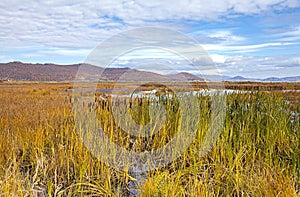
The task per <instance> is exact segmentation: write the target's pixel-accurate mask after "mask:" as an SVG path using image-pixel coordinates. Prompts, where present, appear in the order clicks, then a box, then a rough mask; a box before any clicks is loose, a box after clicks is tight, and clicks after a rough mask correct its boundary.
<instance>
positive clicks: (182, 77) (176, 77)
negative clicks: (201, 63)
mask: <svg viewBox="0 0 300 197" xmlns="http://www.w3.org/2000/svg"><path fill="white" fill-rule="evenodd" d="M168 77H169V78H170V79H171V80H172V81H205V79H204V78H202V77H199V76H196V75H193V74H191V73H187V72H181V73H177V74H173V75H168Z"/></svg>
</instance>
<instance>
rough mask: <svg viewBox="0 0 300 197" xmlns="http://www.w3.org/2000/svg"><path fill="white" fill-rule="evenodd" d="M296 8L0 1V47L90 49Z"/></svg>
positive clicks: (281, 4) (249, 1)
mask: <svg viewBox="0 0 300 197" xmlns="http://www.w3.org/2000/svg"><path fill="white" fill-rule="evenodd" d="M299 4H300V3H299V0H290V1H281V0H275V1H274V0H267V1H266V0H265V1H260V0H254V1H253V0H245V1H238V0H224V1H223V0H220V1H216V0H213V1H212V0H203V1H196V0H192V1H188V0H181V1H177V2H176V3H174V2H173V1H170V0H166V1H146V0H143V1H123V0H116V1H108V0H103V1H89V0H88V1H84V2H82V1H71V2H68V1H61V0H55V1H37V0H36V1H30V2H25V1H21V0H3V1H1V2H0V13H1V14H0V27H1V31H0V43H1V45H2V46H7V45H8V46H20V45H24V44H36V45H44V46H52V47H94V46H95V42H99V41H101V40H103V39H106V38H108V37H110V36H111V35H114V34H116V33H118V32H120V31H124V30H126V29H130V28H133V27H138V26H145V25H162V24H166V25H169V26H172V24H176V23H177V22H178V21H180V20H185V19H188V20H195V21H214V20H220V17H222V16H227V17H228V16H230V15H234V14H246V15H247V14H253V13H260V12H264V11H266V10H268V9H270V8H274V7H275V8H276V9H278V10H280V9H284V8H287V7H296V6H299ZM177 24H178V23H177ZM179 28H180V25H179ZM212 37H213V38H218V39H225V40H226V39H232V40H233V41H234V40H239V39H241V38H240V37H236V36H232V35H231V34H230V32H219V34H218V33H216V34H215V35H214V36H213V35H212Z"/></svg>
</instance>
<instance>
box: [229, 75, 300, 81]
mask: <svg viewBox="0 0 300 197" xmlns="http://www.w3.org/2000/svg"><path fill="white" fill-rule="evenodd" d="M225 81H237V82H238V81H257V82H298V81H300V76H293V77H269V78H265V79H259V78H245V77H242V76H235V77H226V78H225Z"/></svg>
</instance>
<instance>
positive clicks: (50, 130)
mask: <svg viewBox="0 0 300 197" xmlns="http://www.w3.org/2000/svg"><path fill="white" fill-rule="evenodd" d="M103 86H104V85H103ZM105 86H107V84H105ZM71 88H72V84H59V83H57V84H39V83H36V84H33V83H29V84H18V83H17V84H5V83H4V84H0V92H1V94H0V131H1V132H0V196H38V195H45V196H120V195H123V196H126V195H128V192H129V191H126V189H125V188H126V187H128V184H129V183H130V182H132V181H133V180H134V177H132V176H131V174H130V172H121V171H118V170H116V169H113V168H110V167H109V166H107V165H105V164H104V163H102V162H101V161H99V160H98V159H97V158H95V157H93V156H92V154H91V153H90V151H89V150H88V149H87V148H86V147H84V146H83V144H82V141H81V140H80V139H79V137H78V134H77V133H76V124H75V122H74V117H73V113H72V102H71V96H72V92H71ZM299 94H300V93H299V92H298V93H295V92H292V93H283V92H279V91H277V92H276V91H274V92H255V93H245V94H232V95H228V97H227V106H228V110H227V113H226V118H225V122H224V128H223V131H222V133H221V135H220V136H219V138H218V140H217V143H216V144H215V146H214V147H213V148H212V150H211V151H210V152H209V153H208V154H207V155H205V156H204V157H199V155H198V150H199V147H201V142H202V141H203V136H204V135H205V134H206V132H207V131H206V130H207V128H208V126H209V124H210V123H209V115H210V108H209V106H210V105H209V99H208V98H207V97H201V98H199V105H201V112H202V113H201V117H200V120H199V129H198V132H197V137H196V139H195V140H194V142H193V143H192V144H191V146H190V147H189V148H188V150H186V151H185V152H184V153H183V154H182V156H181V157H180V158H178V159H177V160H175V161H174V162H172V163H170V164H169V165H168V166H166V167H164V168H162V169H157V170H154V171H150V172H148V173H147V176H148V177H147V179H146V180H145V181H144V184H141V185H140V195H141V196H297V195H299V194H300V139H299V138H300V121H299V116H297V115H295V112H296V113H298V114H299V112H300V102H299V98H300V97H299ZM133 102H134V103H135V102H138V101H133ZM135 104H136V103H135ZM103 105H104V106H103ZM171 106H176V103H174V102H170V101H168V100H167V104H166V107H169V109H170V111H169V116H170V117H171V118H170V119H169V123H168V126H166V127H164V128H163V129H162V130H161V131H160V132H159V133H158V134H157V135H154V137H153V138H151V139H145V138H137V139H135V140H136V144H137V145H136V146H135V147H134V150H136V151H142V150H151V149H153V148H158V147H161V146H163V145H164V144H165V143H166V142H168V141H169V140H170V139H171V138H172V136H173V135H174V133H176V128H177V127H176V125H177V124H178V121H177V122H176V121H174V120H176V118H178V113H180V110H173V111H172V110H171V109H173V108H171ZM96 110H97V113H98V114H99V121H100V122H102V125H106V126H103V128H104V130H105V132H106V133H107V134H110V135H112V140H113V141H114V142H117V143H119V144H120V145H122V146H124V147H125V148H127V149H130V136H128V134H126V133H124V132H122V131H121V130H120V129H118V128H117V127H116V126H115V125H114V124H111V118H112V117H111V113H110V111H109V109H108V105H107V104H101V103H99V105H98V106H97V108H96ZM145 111H147V105H146V104H145V102H144V101H142V105H141V106H140V107H136V108H135V111H132V114H133V115H134V116H135V118H136V121H137V122H140V123H141V124H144V123H145V122H147V121H149V117H147V113H145ZM104 115H105V116H104Z"/></svg>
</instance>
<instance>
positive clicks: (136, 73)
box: [0, 62, 300, 82]
mask: <svg viewBox="0 0 300 197" xmlns="http://www.w3.org/2000/svg"><path fill="white" fill-rule="evenodd" d="M78 70H80V72H78ZM78 73H80V74H78ZM221 77H222V78H223V79H224V81H257V82H298V81H300V76H294V77H283V78H278V77H270V78H265V79H259V78H245V77H242V76H235V77H229V76H221ZM206 78H210V79H211V77H206V76H196V75H193V74H191V73H188V72H179V73H177V74H171V75H161V74H157V73H155V72H148V71H141V70H137V69H131V68H128V67H125V68H103V67H98V66H93V65H89V64H72V65H57V64H50V63H46V64H30V63H22V62H9V63H0V80H2V81H3V80H22V81H73V80H76V79H78V80H88V81H98V80H100V81H115V80H118V81H207V80H206Z"/></svg>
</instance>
